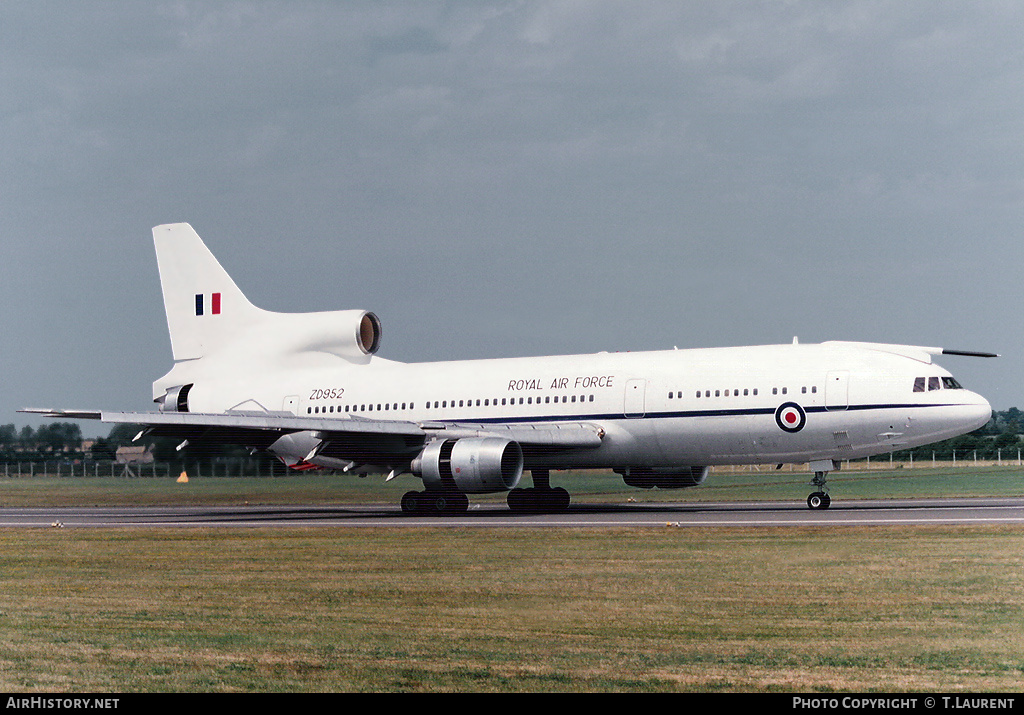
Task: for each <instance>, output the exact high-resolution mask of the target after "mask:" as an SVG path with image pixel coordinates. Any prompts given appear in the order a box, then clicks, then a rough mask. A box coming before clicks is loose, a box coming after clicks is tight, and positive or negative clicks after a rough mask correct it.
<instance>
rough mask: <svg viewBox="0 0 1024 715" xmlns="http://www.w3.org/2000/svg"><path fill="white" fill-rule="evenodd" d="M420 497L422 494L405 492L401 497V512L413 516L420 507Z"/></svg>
mask: <svg viewBox="0 0 1024 715" xmlns="http://www.w3.org/2000/svg"><path fill="white" fill-rule="evenodd" d="M420 496H422V492H406V493H405V494H403V495H402V512H403V513H404V514H415V513H416V512H417V511H418V510H419V507H420Z"/></svg>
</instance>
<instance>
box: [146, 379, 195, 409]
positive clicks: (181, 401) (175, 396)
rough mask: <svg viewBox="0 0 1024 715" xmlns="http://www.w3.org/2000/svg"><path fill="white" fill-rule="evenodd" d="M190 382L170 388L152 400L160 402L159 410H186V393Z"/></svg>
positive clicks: (189, 387)
mask: <svg viewBox="0 0 1024 715" xmlns="http://www.w3.org/2000/svg"><path fill="white" fill-rule="evenodd" d="M191 389H192V383H189V384H188V385H178V386H177V387H172V388H170V389H169V390H168V391H167V392H165V393H164V394H163V395H162V396H161V397H158V398H156V400H154V402H158V403H160V408H159V409H160V411H161V412H188V393H189V391H190V390H191Z"/></svg>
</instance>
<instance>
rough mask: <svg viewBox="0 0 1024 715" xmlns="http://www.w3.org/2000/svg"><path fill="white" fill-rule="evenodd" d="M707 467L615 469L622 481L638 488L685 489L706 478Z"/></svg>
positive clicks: (696, 484) (697, 484) (699, 483)
mask: <svg viewBox="0 0 1024 715" xmlns="http://www.w3.org/2000/svg"><path fill="white" fill-rule="evenodd" d="M708 469H709V468H708V467H628V468H626V469H616V470H615V471H616V472H618V473H619V474H621V475H622V481H624V482H625V483H626V484H627V485H629V486H631V487H638V488H640V489H653V488H654V487H658V488H659V489H685V488H686V487H697V486H700V485H701V484H703V483H704V481H705V480H706V479H707V478H708Z"/></svg>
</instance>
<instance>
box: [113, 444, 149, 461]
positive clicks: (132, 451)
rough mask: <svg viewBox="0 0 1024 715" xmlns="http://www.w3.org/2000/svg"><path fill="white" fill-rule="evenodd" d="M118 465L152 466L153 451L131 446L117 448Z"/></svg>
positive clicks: (147, 448)
mask: <svg viewBox="0 0 1024 715" xmlns="http://www.w3.org/2000/svg"><path fill="white" fill-rule="evenodd" d="M115 461H116V462H117V463H118V464H152V463H153V450H152V448H150V447H143V446H135V445H132V446H129V447H118V448H117V459H116V460H115Z"/></svg>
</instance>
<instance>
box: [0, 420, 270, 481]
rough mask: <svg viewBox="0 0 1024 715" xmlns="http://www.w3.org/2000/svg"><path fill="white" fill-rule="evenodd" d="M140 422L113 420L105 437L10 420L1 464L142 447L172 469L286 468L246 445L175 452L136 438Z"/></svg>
mask: <svg viewBox="0 0 1024 715" xmlns="http://www.w3.org/2000/svg"><path fill="white" fill-rule="evenodd" d="M140 430H142V426H141V425H131V424H118V425H114V427H113V428H112V429H111V430H110V432H109V433H108V434H107V436H106V437H91V438H83V437H82V430H81V428H80V427H79V426H78V425H77V424H75V423H73V422H49V423H46V424H43V425H41V426H40V427H37V428H35V429H33V428H32V427H31V426H29V425H26V426H24V427H21V428H20V429H19V428H18V427H16V426H15V425H13V424H7V425H0V464H2V463H6V464H13V463H16V462H45V461H50V462H52V461H54V460H60V461H62V462H75V463H80V462H110V461H114V460H115V459H116V458H117V450H118V448H119V447H127V446H143V447H145V448H146V449H147V450H148V452H149V453H150V454H151V455H152V458H153V461H155V462H160V463H169V464H171V465H173V467H174V469H176V470H177V469H186V468H187V469H190V470H192V469H195V468H196V467H198V468H199V469H200V471H201V472H206V473H214V472H218V471H219V469H217V467H218V466H221V467H223V465H225V464H228V463H234V464H243V463H244V464H247V465H250V466H251V465H252V463H253V462H260V463H261V464H262V466H261V467H260V469H259V472H260V473H264V474H267V473H271V472H273V473H277V472H282V471H284V470H285V467H284V465H282V464H281V462H280V461H279V460H278V459H276V458H274V457H271V456H269V455H266V454H259V455H252V454H250V451H249V450H248V449H245V448H243V447H238V446H233V445H217V444H209V443H204V442H202V441H197V442H196V443H194V444H190V445H188V446H187V447H185V448H184V449H181V450H178V449H177V447H178V445H179V444H180V440H176V439H171V438H167V437H147V436H143V437H142V438H141V439H139V440H138V441H135V437H136V435H138V434H139V432H140Z"/></svg>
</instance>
